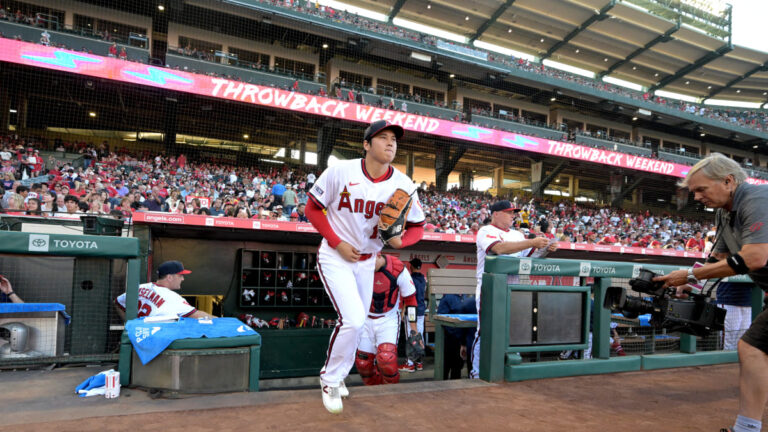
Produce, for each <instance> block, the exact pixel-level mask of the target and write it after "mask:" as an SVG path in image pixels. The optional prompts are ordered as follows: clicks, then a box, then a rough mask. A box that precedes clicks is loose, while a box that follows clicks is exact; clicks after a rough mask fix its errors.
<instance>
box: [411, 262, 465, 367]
mask: <svg viewBox="0 0 768 432" xmlns="http://www.w3.org/2000/svg"><path fill="white" fill-rule="evenodd" d="M427 280H428V287H429V322H431V323H432V325H433V326H434V331H435V380H436V381H437V380H442V379H443V370H444V368H445V329H444V328H445V327H454V328H476V327H477V320H474V321H468V320H461V319H457V318H451V317H447V316H443V315H438V314H437V303H438V301H439V300H440V299H441V298H442V297H443V296H444V295H446V294H464V295H475V290H476V288H477V279H476V275H475V270H472V269H430V270H429V272H428V273H427ZM426 332H427V327H426V324H425V328H424V333H426ZM467 350H471V347H467Z"/></svg>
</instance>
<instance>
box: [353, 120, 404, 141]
mask: <svg viewBox="0 0 768 432" xmlns="http://www.w3.org/2000/svg"><path fill="white" fill-rule="evenodd" d="M386 129H390V130H392V131H393V132H394V133H395V137H396V138H397V139H400V138H402V137H403V133H404V132H405V131H404V130H403V128H402V127H400V126H399V125H396V124H394V123H390V122H388V121H386V120H377V121H375V122H373V123H371V124H370V125H368V128H367V129H366V130H365V134H364V135H363V140H364V141H368V142H371V139H372V138H373V137H375V136H376V135H378V134H379V133H380V132H381V131H383V130H386Z"/></svg>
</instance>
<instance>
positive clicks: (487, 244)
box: [476, 225, 504, 255]
mask: <svg viewBox="0 0 768 432" xmlns="http://www.w3.org/2000/svg"><path fill="white" fill-rule="evenodd" d="M503 241H504V240H503V239H502V238H501V233H500V232H499V230H498V229H493V226H492V225H486V226H484V227H482V228H480V230H479V231H478V232H477V237H476V243H477V249H478V250H483V251H484V253H485V254H486V255H488V254H493V252H492V251H491V248H492V247H494V246H495V245H497V244H499V243H501V242H503Z"/></svg>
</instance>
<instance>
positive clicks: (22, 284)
mask: <svg viewBox="0 0 768 432" xmlns="http://www.w3.org/2000/svg"><path fill="white" fill-rule="evenodd" d="M125 271H126V264H125V262H124V261H122V260H111V259H105V258H69V257H41V256H20V255H0V273H1V274H3V276H4V277H5V278H6V279H8V280H9V281H10V282H11V284H12V286H13V291H14V292H15V293H16V294H17V296H18V297H14V298H12V301H14V299H21V300H22V301H23V302H24V305H27V306H30V307H33V308H38V309H40V310H37V311H23V312H17V311H14V310H9V311H5V312H3V313H0V367H3V366H11V365H14V366H15V365H25V364H26V365H29V364H50V363H72V362H92V361H107V360H116V359H117V351H118V348H119V341H120V334H121V332H122V329H123V325H122V321H121V320H120V318H119V316H118V315H117V313H116V311H115V309H114V307H113V301H114V298H115V297H117V296H118V295H119V294H122V293H123V292H124V291H125V277H126V276H125ZM14 303H15V301H14ZM41 304H42V305H41ZM48 304H54V306H53V307H49V306H48ZM16 305H18V306H24V305H20V304H18V303H17V304H15V305H14V306H16Z"/></svg>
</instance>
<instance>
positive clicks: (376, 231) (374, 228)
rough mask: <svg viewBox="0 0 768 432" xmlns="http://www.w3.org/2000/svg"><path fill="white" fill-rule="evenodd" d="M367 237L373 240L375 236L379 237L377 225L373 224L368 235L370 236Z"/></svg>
mask: <svg viewBox="0 0 768 432" xmlns="http://www.w3.org/2000/svg"><path fill="white" fill-rule="evenodd" d="M368 238H369V239H374V240H376V239H377V238H379V226H378V225H374V226H373V233H372V234H371V236H370V237H368Z"/></svg>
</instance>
